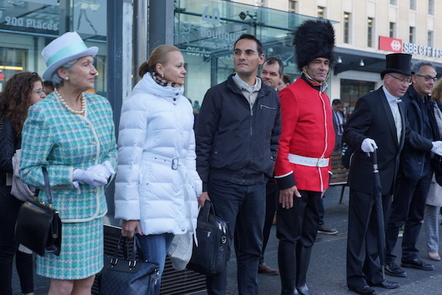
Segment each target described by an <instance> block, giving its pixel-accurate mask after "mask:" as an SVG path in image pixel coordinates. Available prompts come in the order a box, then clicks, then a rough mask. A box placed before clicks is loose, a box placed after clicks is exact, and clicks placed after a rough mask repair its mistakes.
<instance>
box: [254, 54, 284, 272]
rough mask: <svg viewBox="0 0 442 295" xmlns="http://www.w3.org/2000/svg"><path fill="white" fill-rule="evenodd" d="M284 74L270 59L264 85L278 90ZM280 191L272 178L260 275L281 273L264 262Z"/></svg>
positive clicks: (280, 65)
mask: <svg viewBox="0 0 442 295" xmlns="http://www.w3.org/2000/svg"><path fill="white" fill-rule="evenodd" d="M283 72H284V64H283V63H282V61H281V60H280V59H279V58H277V57H274V56H270V57H268V58H267V59H266V60H265V61H264V64H263V65H262V69H261V75H260V77H261V79H262V81H263V82H264V84H266V85H268V86H270V87H272V88H273V89H275V90H277V88H278V85H279V84H280V83H281V78H282V76H283V74H282V73H283ZM278 196H279V190H278V185H277V184H276V182H275V178H273V177H271V178H269V180H268V181H267V185H266V214H265V219H264V230H263V242H262V252H261V257H260V259H259V265H258V273H261V274H267V275H278V274H279V271H278V270H277V269H273V268H271V267H270V266H268V265H267V264H266V263H265V262H264V252H265V249H266V247H267V242H268V241H269V237H270V230H271V228H272V224H273V218H274V217H275V212H276V204H277V202H278Z"/></svg>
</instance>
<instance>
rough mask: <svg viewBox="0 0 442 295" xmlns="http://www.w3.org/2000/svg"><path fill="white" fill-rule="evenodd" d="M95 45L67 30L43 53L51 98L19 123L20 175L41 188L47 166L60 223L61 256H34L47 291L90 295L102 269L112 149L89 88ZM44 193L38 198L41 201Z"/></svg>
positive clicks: (108, 123) (106, 119)
mask: <svg viewBox="0 0 442 295" xmlns="http://www.w3.org/2000/svg"><path fill="white" fill-rule="evenodd" d="M97 51H98V48H96V47H90V48H88V47H86V45H85V44H84V42H83V40H82V39H81V38H80V36H79V35H78V34H77V33H75V32H68V33H65V34H63V35H62V36H60V37H58V38H57V39H55V40H54V41H52V42H51V43H49V44H48V45H47V46H46V47H45V48H44V49H43V51H42V56H43V58H44V60H45V62H46V64H47V66H48V68H47V70H46V71H45V72H44V73H43V78H44V79H45V80H51V81H52V82H53V83H54V85H55V87H56V88H55V90H54V92H53V93H51V94H50V95H48V96H47V97H46V99H45V100H43V101H42V102H41V103H39V104H36V105H34V106H33V107H31V108H30V109H29V113H28V118H27V120H26V122H25V124H24V129H23V142H22V158H21V163H20V166H21V167H20V176H21V178H22V180H23V181H25V182H26V183H28V184H29V185H31V186H35V187H43V186H44V181H43V175H42V170H41V168H42V167H43V166H45V167H47V169H48V172H49V180H50V185H51V188H52V192H53V206H54V208H55V209H57V210H58V211H59V213H60V217H61V219H62V222H63V229H62V248H61V253H60V256H55V255H52V254H47V255H45V256H43V257H40V256H39V257H37V274H39V275H42V276H45V277H48V278H51V284H50V290H49V294H50V295H51V294H63V295H64V294H91V288H92V285H93V282H94V277H95V274H96V273H98V272H99V271H100V270H101V269H102V267H103V217H104V215H105V214H106V212H107V206H106V199H105V194H104V188H105V186H106V184H107V183H108V182H109V181H110V179H111V178H112V176H113V175H114V174H115V172H114V168H115V166H116V158H117V150H116V141H115V131H114V123H113V116H112V109H111V106H110V104H109V102H108V100H107V99H106V98H104V97H101V96H99V95H96V94H94V93H85V91H87V90H89V89H92V88H94V77H95V75H96V74H97V70H96V69H95V67H94V65H93V57H94V56H95V55H96V53H97ZM46 199H47V198H46V195H45V193H44V190H41V191H40V194H39V200H41V201H45V200H46Z"/></svg>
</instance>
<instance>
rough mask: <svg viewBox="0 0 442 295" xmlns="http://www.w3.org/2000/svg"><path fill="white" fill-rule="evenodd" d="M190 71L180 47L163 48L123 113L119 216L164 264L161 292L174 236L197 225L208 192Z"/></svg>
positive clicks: (127, 231) (125, 230)
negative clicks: (200, 165)
mask: <svg viewBox="0 0 442 295" xmlns="http://www.w3.org/2000/svg"><path fill="white" fill-rule="evenodd" d="M185 74H186V70H185V69H184V58H183V55H182V54H181V52H180V50H179V49H178V48H177V47H175V46H170V45H161V46H158V47H157V48H155V49H154V50H153V52H152V54H151V55H150V57H149V60H148V61H146V62H144V63H143V64H142V65H141V66H140V68H139V75H140V76H141V77H142V79H141V80H140V82H138V83H137V85H136V86H135V88H134V89H133V92H132V94H131V96H130V97H129V98H127V99H126V101H125V102H124V104H123V108H122V111H121V119H120V130H119V139H118V174H117V177H116V181H115V218H121V219H122V220H123V226H122V235H123V236H128V237H132V236H133V235H134V234H138V235H137V237H138V240H139V241H140V244H141V248H142V251H143V254H144V257H145V258H146V259H148V260H150V261H152V262H156V263H158V264H159V265H160V281H159V283H158V284H157V286H156V294H159V293H160V283H161V275H162V273H163V271H164V264H165V260H166V255H167V252H168V251H169V248H170V245H171V242H172V239H173V238H174V235H178V234H186V233H191V232H194V230H195V228H196V217H197V215H198V204H197V197H198V196H199V195H200V194H201V190H202V184H201V180H200V178H199V176H198V174H197V172H196V168H195V158H196V156H195V136H194V133H193V120H194V118H193V108H192V104H191V103H190V102H189V100H188V99H187V98H186V97H184V96H183V92H184V87H183V85H184V77H185Z"/></svg>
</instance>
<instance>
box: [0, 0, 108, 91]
mask: <svg viewBox="0 0 442 295" xmlns="http://www.w3.org/2000/svg"><path fill="white" fill-rule="evenodd" d="M106 3H107V2H106V1H105V0H84V1H80V0H74V1H69V0H60V1H58V0H27V1H22V0H20V1H19V0H0V38H1V40H2V42H1V43H0V87H1V84H2V83H5V81H6V80H7V79H9V78H10V77H11V76H12V75H13V74H14V73H16V72H18V71H33V72H37V73H39V74H40V75H41V74H42V73H43V71H44V70H45V69H46V65H45V63H44V60H43V58H42V57H41V55H40V52H41V50H42V49H43V48H44V47H45V46H46V45H47V44H48V43H49V42H51V41H52V40H53V39H55V38H56V37H58V36H59V35H61V34H63V33H65V32H67V31H77V32H78V33H79V34H80V36H81V37H82V38H83V39H84V40H85V42H86V45H87V46H97V47H99V48H100V50H99V52H98V56H97V58H96V66H97V69H98V71H99V76H98V77H97V83H96V85H95V86H96V88H95V91H96V92H98V93H100V94H103V95H105V94H106V83H105V81H106V79H105V75H106V55H107V50H106V29H107V27H106V13H107V12H106ZM1 89H2V87H1V88H0V90H1Z"/></svg>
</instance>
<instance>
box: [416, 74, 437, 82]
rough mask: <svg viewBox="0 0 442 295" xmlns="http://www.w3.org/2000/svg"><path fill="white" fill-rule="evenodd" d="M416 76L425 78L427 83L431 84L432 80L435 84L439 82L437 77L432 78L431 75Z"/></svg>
mask: <svg viewBox="0 0 442 295" xmlns="http://www.w3.org/2000/svg"><path fill="white" fill-rule="evenodd" d="M415 76H417V77H422V78H424V79H425V82H430V81H431V80H433V82H436V81H437V77H431V76H430V75H418V74H416V75H415Z"/></svg>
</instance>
